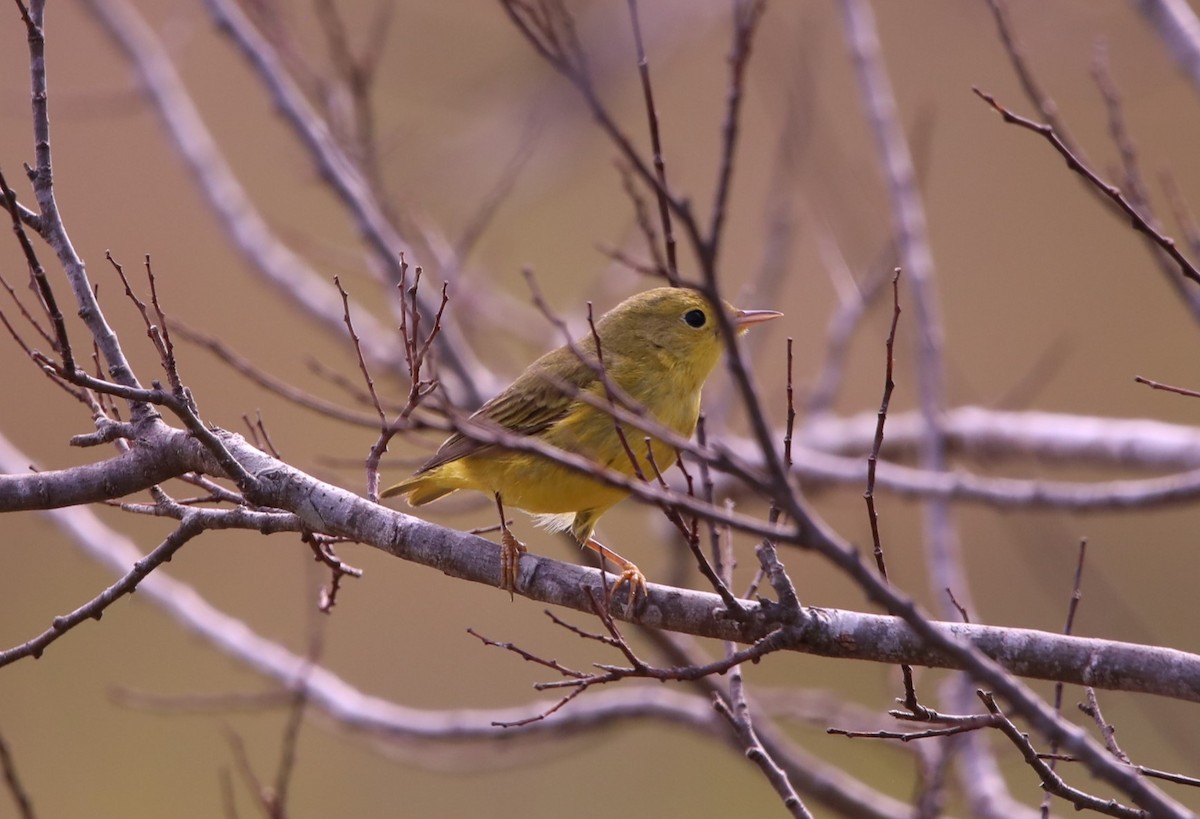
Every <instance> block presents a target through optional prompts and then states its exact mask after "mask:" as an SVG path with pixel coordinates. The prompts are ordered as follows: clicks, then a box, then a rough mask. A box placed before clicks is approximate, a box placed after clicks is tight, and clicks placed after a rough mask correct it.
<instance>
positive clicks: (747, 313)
mask: <svg viewBox="0 0 1200 819" xmlns="http://www.w3.org/2000/svg"><path fill="white" fill-rule="evenodd" d="M782 315H783V313H780V312H779V311H778V310H734V311H733V329H735V330H737V332H738V334H739V335H740V334H741V333H744V332H746V331H747V330H749V329H750V325H751V324H759V323H760V322H764V321H770V320H771V319H777V318H779V317H780V316H782Z"/></svg>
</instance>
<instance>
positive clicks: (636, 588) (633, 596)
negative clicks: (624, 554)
mask: <svg viewBox="0 0 1200 819" xmlns="http://www.w3.org/2000/svg"><path fill="white" fill-rule="evenodd" d="M621 569H622V571H621V576H620V577H618V578H617V580H616V582H615V583H613V584H612V586H610V587H609V589H608V602H609V605H611V604H612V600H613V597H615V596H616V594H617V592H618V591H619V590H620V588H621V587H622V586H628V587H629V603H630V605H632V604H633V603H635V602H637V599H638V595H639V594H640V595H641V596H642V598H645V597H646V595H647V594H648V593H649V592H647V591H646V575H644V574H642V570H641V569H639V568H638V567H637V566H635V565H633V564H632V563H626V564H625V565H624V566H622V567H621Z"/></svg>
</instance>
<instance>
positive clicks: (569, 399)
mask: <svg viewBox="0 0 1200 819" xmlns="http://www.w3.org/2000/svg"><path fill="white" fill-rule="evenodd" d="M722 308H723V309H725V310H726V311H727V315H728V317H729V323H730V326H732V328H733V329H734V332H735V334H737V335H740V334H741V333H743V332H745V331H746V330H747V329H748V328H749V327H750V326H752V325H754V324H758V323H760V322H764V321H769V320H771V319H774V318H778V317H779V316H782V315H783V314H782V313H779V312H777V311H774V310H738V309H736V308H733V307H732V306H730V305H728V304H725V303H723V302H722ZM716 310H717V307H716V304H715V303H714V302H713V301H711V300H710V299H708V298H707V297H706V296H705V295H703V294H702V293H700V292H699V291H697V290H695V289H691V288H687V287H657V288H653V289H651V290H646V291H644V292H641V293H637V294H635V295H633V296H630V297H629V298H627V299H625V300H624V301H622V302H621V303H620V304H618V305H617V306H616V307H614V308H613V309H611V310H609V311H608V312H607V313H605V314H604V315H603V316H601V317H600V319H599V320H597V321H595V322H594V324H593V328H594V329H593V331H592V332H589V333H588V334H586V335H584V336H583V337H581V338H579V339H578V340H577V341H575V342H574V343H573V344H567V345H564V346H562V347H559V348H558V349H556V350H552V351H550V352H548V353H546V354H545V355H543V356H542V357H540V358H538V359H537V360H536V361H534V362H533V363H532V364H531V365H529V367H528V368H527V369H526V370H525V371H524V372H523V373H522V374H521V375H520V376H519V377H518V378H517V380H516V381H514V382H513V383H512V384H511V385H510V386H508V387H507V388H506V389H504V390H503V391H502V392H501V393H500V394H499V395H497V396H496V397H494V398H492V399H491V400H490V401H488V402H487V403H485V404H484V405H483V406H481V407H480V408H479V409H478V410H477V411H476V412H475V413H474V414H472V415H471V416H470V419H469V421H468V423H469V424H472V425H474V426H475V427H476V428H477V429H484V430H486V429H487V428H489V427H491V428H493V429H494V430H496V431H497V432H503V433H506V434H509V435H516V436H522V437H529V438H534V439H537V440H538V441H541V442H543V443H545V444H548V445H550V446H552V447H556V448H558V449H560V450H563V451H564V452H568V453H573V454H576V455H581V456H583V457H585V458H587V459H588V460H589V461H592V462H593V463H595V464H596V465H598V466H599V467H602V468H606V469H611V470H615V471H616V472H619V473H621V474H623V475H626V476H629V477H631V478H632V477H638V476H641V477H643V478H646V479H651V480H653V479H654V478H655V477H656V474H657V472H658V470H663V471H665V470H666V469H667V468H668V467H669V466H671V465H672V464H674V463H675V459H676V457H677V453H676V450H675V448H674V447H673V446H671V445H670V444H668V443H666V442H665V441H662V440H660V439H658V438H655V437H653V436H647V435H646V433H644V432H641V431H639V430H638V429H637V428H636V427H635V426H633V425H631V424H628V423H625V422H618V421H617V420H616V419H615V418H614V417H613V414H612V413H611V411H606V410H605V409H604V407H611V406H612V405H613V403H618V404H619V403H620V400H616V401H614V396H627V397H628V400H630V401H631V402H633V404H634V405H635V406H636V407H638V408H640V409H642V410H644V411H645V413H646V415H648V417H649V418H650V419H652V420H653V421H654V422H655V423H657V424H659V425H661V426H662V427H664V428H665V429H667V430H670V431H671V432H673V433H675V434H677V435H679V436H681V437H684V438H687V437H691V435H692V434H693V433H694V432H695V430H696V424H697V421H698V419H699V416H700V393H701V389H702V388H703V386H704V382H705V381H706V380H707V379H708V377H709V375H710V374H711V373H712V371H713V369H714V367H715V366H716V365H717V362H718V361H719V360H720V357H721V353H722V351H723V350H724V348H725V346H726V343H727V340H726V339H724V338H723V337H722V334H721V330H720V321H719V319H718V317H717V313H716ZM597 342H598V343H597ZM585 397H590V398H591V401H588V400H586V398H585ZM618 429H620V430H621V432H620V433H618ZM481 437H494V436H481ZM499 437H500V438H503V437H504V436H503V435H501V436H499ZM647 437H649V440H648V442H647ZM622 439H624V440H622ZM647 444H648V445H647ZM647 449H649V451H650V452H651V453H652V457H653V463H651V461H650V456H648V454H647ZM635 464H636V465H635ZM463 489H468V490H475V491H479V492H483V493H486V494H488V495H491V496H492V497H493V498H494V499H495V502H496V508H497V510H498V511H499V513H500V529H501V543H500V547H501V577H500V587H501V588H502V589H504V590H506V591H508V592H509V593H510V596H511V595H513V594H515V591H516V587H517V580H518V571H519V563H520V557H521V555H522V554H524V553H525V552H526V548H525V545H524V544H523V543H521V542H520V541H519V540H517V539H516V537H515V536H514V535H513V534H512V532H511V531H510V530H509V527H508V523H507V522H506V520H505V514H504V508H505V506H506V505H507V506H511V507H515V508H518V509H521V510H524V511H525V512H528V513H530V514H532V515H534V519H535V523H536V524H537V525H539V526H541V527H543V528H545V529H548V530H550V531H565V530H568V529H569V530H570V532H571V534H572V535H573V536H574V538H575V539H576V540H577V541H578V542H579V543H580V545H581V546H583V547H585V548H588V549H591V550H593V551H595V552H597V553H598V554H600V555H601V556H602V558H604V559H605V560H607V561H611V562H612V563H613V564H615V565H616V566H617V567H619V568H620V571H621V575H620V577H619V578H618V579H617V581H616V583H615V584H614V585H613V586H612V587H611V589H610V591H609V596H610V598H611V596H612V594H613V593H615V591H616V590H617V589H619V588H620V587H621V585H623V584H627V585H628V586H629V591H630V599H631V600H633V599H636V597H637V595H638V594H639V593H641V594H643V595H645V593H646V577H645V575H644V574H643V573H642V571H641V570H640V569H639V568H638V567H637V566H636V565H635V564H634V563H633V562H631V561H629V560H627V559H625V558H624V557H621V556H620V555H619V554H617V553H616V552H614V551H613V550H611V549H609V548H608V547H606V546H604V545H603V544H601V543H600V542H599V541H598V540H596V539H595V537H594V536H593V535H594V531H595V528H596V522H597V521H598V520H599V519H600V517H601V515H603V514H604V513H605V512H607V511H608V510H609V509H611V508H612V507H613V506H615V505H616V504H617V503H619V502H620V501H621V500H623V499H624V498H625V497H627V496H628V495H629V494H630V491H629V490H628V489H626V488H623V487H620V486H615V485H613V484H611V483H606V482H604V481H603V480H601V479H600V478H598V477H596V476H595V474H594V473H592V474H589V473H588V471H586V470H581V469H579V468H577V467H574V466H568V465H566V464H562V463H558V462H556V461H555V460H553V459H551V458H549V457H546V456H544V455H542V454H539V453H536V452H530V451H527V450H522V449H516V448H512V447H509V446H505V445H504V444H503V443H502V442H495V441H492V442H486V441H481V440H477V439H475V438H472V437H471V436H470V435H466V434H463V432H461V431H459V432H455V433H454V434H453V435H451V436H450V437H449V438H447V439H446V441H445V442H444V443H442V445H441V447H439V448H438V450H437V452H436V453H435V454H434V455H433V456H432V457H431V458H430V459H429V460H428V461H426V462H425V463H424V464H422V465H421V467H420V468H418V469H417V470H416V472H415V473H414V474H413V475H412V476H411V477H409V478H407V479H405V480H403V481H400V482H399V483H397V484H395V485H393V486H390V487H388V488H387V489H385V490H384V491H383V493H382V497H383V498H390V497H396V496H403V497H404V498H405V499H406V500H407V501H408V503H409V504H410V505H411V506H423V505H424V504H426V503H429V502H431V501H435V500H437V499H438V498H441V497H444V496H446V495H449V494H451V493H453V492H457V491H459V490H463Z"/></svg>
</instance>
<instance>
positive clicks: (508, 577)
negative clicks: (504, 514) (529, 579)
mask: <svg viewBox="0 0 1200 819" xmlns="http://www.w3.org/2000/svg"><path fill="white" fill-rule="evenodd" d="M526 551H528V550H527V549H526V548H525V544H524V543H522V542H521V541H519V540H517V539H516V538H515V537H513V533H512V532H510V531H508V529H507V528H505V529H504V530H503V531H502V533H501V535H500V588H502V589H504V590H505V591H507V592H508V595H509V597H512V598H515V597H516V591H517V577H518V576H519V574H520V571H521V555H523V554H525V552H526Z"/></svg>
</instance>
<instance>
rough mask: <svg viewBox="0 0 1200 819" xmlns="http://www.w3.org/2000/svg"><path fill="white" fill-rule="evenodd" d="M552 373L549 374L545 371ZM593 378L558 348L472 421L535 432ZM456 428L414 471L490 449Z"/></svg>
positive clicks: (566, 410)
mask: <svg viewBox="0 0 1200 819" xmlns="http://www.w3.org/2000/svg"><path fill="white" fill-rule="evenodd" d="M550 373H553V374H554V375H553V376H550V375H549V374H550ZM595 382H596V374H595V372H594V371H593V370H592V368H591V367H589V366H587V365H586V364H584V363H583V362H581V361H580V360H579V358H578V357H577V356H576V355H575V353H573V352H571V350H569V349H567V348H560V349H558V350H554V351H552V352H549V353H546V355H544V356H542V357H541V358H539V359H538V360H537V361H535V362H534V363H533V364H531V365H530V366H529V369H527V370H526V371H525V372H524V373H522V374H521V377H520V378H518V379H517V380H516V381H514V382H513V383H512V384H511V385H509V387H508V388H507V389H506V390H504V392H502V393H500V394H499V395H497V396H496V397H495V398H493V399H492V400H490V401H488V402H487V403H486V404H484V405H483V406H482V407H480V408H479V409H478V410H477V411H476V412H475V413H474V414H473V415H472V416H471V420H473V421H483V422H485V423H489V424H494V425H496V426H498V427H501V428H502V429H504V430H506V431H508V432H512V433H516V434H517V435H537V434H538V433H540V432H543V431H544V430H546V429H548V428H550V427H551V426H553V425H554V424H555V423H557V422H558V421H560V420H562V418H564V417H565V416H566V415H567V414H568V413H569V412H570V410H571V406H572V404H574V403H575V402H576V399H575V398H574V394H575V392H576V391H578V390H584V389H587V388H588V387H589V386H590V385H591V384H593V383H595ZM493 446H494V444H487V443H481V442H479V441H475V440H472V439H471V438H468V437H467V436H465V435H463V434H462V433H460V432H456V433H454V434H453V435H451V436H450V437H449V438H447V439H446V442H445V443H443V444H442V445H441V446H440V447H439V448H438V451H437V452H436V453H434V455H433V457H432V458H430V459H429V460H428V461H427V462H425V463H424V464H422V465H421V468H420V469H418V470H417V473H416V474H418V475H419V474H421V473H422V472H428V471H429V470H431V469H434V468H436V467H439V466H441V465H442V464H445V463H449V462H450V461H456V460H458V459H459V458H465V457H466V456H468V455H474V454H476V453H479V452H484V451H486V450H489V449H491V448H492V447H493Z"/></svg>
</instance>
